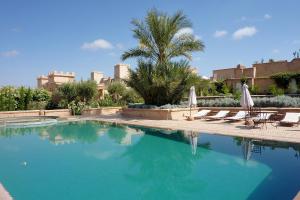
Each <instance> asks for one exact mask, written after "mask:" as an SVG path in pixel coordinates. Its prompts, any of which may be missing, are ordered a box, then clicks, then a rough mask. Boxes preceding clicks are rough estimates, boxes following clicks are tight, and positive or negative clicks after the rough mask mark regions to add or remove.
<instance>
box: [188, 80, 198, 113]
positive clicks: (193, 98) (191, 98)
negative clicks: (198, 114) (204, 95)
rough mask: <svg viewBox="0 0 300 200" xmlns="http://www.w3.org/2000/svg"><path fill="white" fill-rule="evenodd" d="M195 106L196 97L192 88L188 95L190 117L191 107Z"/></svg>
mask: <svg viewBox="0 0 300 200" xmlns="http://www.w3.org/2000/svg"><path fill="white" fill-rule="evenodd" d="M195 105H197V96H196V92H195V87H194V86H192V87H191V88H190V94H189V107H190V117H191V115H192V106H195Z"/></svg>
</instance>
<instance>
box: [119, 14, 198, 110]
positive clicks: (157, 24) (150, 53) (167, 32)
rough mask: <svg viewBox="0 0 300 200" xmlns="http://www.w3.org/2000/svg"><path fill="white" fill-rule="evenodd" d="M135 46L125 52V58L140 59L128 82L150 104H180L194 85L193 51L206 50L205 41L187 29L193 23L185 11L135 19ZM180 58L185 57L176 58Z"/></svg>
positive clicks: (148, 15) (149, 15)
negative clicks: (177, 59)
mask: <svg viewBox="0 0 300 200" xmlns="http://www.w3.org/2000/svg"><path fill="white" fill-rule="evenodd" d="M132 24H133V25H134V27H135V28H134V29H133V32H134V38H136V39H137V40H138V42H139V45H138V46H137V47H135V48H132V49H129V50H128V51H126V52H124V53H123V55H122V59H123V60H126V59H128V58H138V68H137V69H136V70H135V71H132V70H131V71H130V77H129V80H127V84H128V85H129V86H130V87H132V88H134V89H135V90H136V91H137V92H138V93H139V94H140V95H141V96H142V97H143V99H144V100H145V103H146V104H154V105H164V104H177V103H179V102H180V100H181V98H182V96H183V94H184V92H185V91H186V90H187V88H188V87H189V86H190V84H191V80H192V78H193V76H194V75H193V74H192V73H191V70H190V66H189V62H188V60H191V58H192V55H191V53H192V52H194V51H202V50H203V49H204V45H203V43H202V42H201V41H200V40H198V39H196V38H195V36H194V35H193V34H192V33H190V32H187V31H184V30H191V29H190V28H191V22H190V21H189V20H188V19H187V17H186V16H185V15H184V14H183V13H182V12H177V13H175V14H174V15H173V16H168V15H167V14H165V13H161V12H158V11H157V10H151V11H149V12H148V14H147V16H146V18H145V20H144V21H141V20H137V19H135V20H133V21H132ZM176 57H180V58H185V60H181V61H174V58H176Z"/></svg>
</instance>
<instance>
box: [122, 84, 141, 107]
mask: <svg viewBox="0 0 300 200" xmlns="http://www.w3.org/2000/svg"><path fill="white" fill-rule="evenodd" d="M122 101H124V102H125V103H126V104H130V103H143V102H144V101H143V98H142V97H141V96H140V95H139V94H138V93H137V92H136V91H135V90H134V89H132V88H129V89H127V90H126V91H125V93H124V94H123V97H122Z"/></svg>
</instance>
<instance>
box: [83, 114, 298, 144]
mask: <svg viewBox="0 0 300 200" xmlns="http://www.w3.org/2000/svg"><path fill="white" fill-rule="evenodd" d="M83 119H86V120H97V121H102V122H111V123H117V124H125V125H138V126H145V127H151V128H163V129H170V130H186V131H195V132H203V133H210V134H219V135H228V136H239V137H245V138H255V139H263V140H274V141H284V142H294V143H300V126H299V127H278V128H275V127H273V126H272V125H271V124H268V125H267V129H260V128H255V129H252V128H251V129H249V128H247V127H246V126H245V125H243V122H238V123H228V122H224V121H222V120H221V121H206V120H194V121H186V120H147V119H132V118H124V117H121V116H119V115H111V116H99V117H86V118H83Z"/></svg>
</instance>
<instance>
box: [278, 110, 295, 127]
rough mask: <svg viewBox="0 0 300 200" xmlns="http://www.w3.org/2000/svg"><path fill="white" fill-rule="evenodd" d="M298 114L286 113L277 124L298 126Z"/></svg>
mask: <svg viewBox="0 0 300 200" xmlns="http://www.w3.org/2000/svg"><path fill="white" fill-rule="evenodd" d="M299 123H300V113H292V112H287V113H285V116H284V118H283V120H281V121H280V122H279V124H289V125H299Z"/></svg>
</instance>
